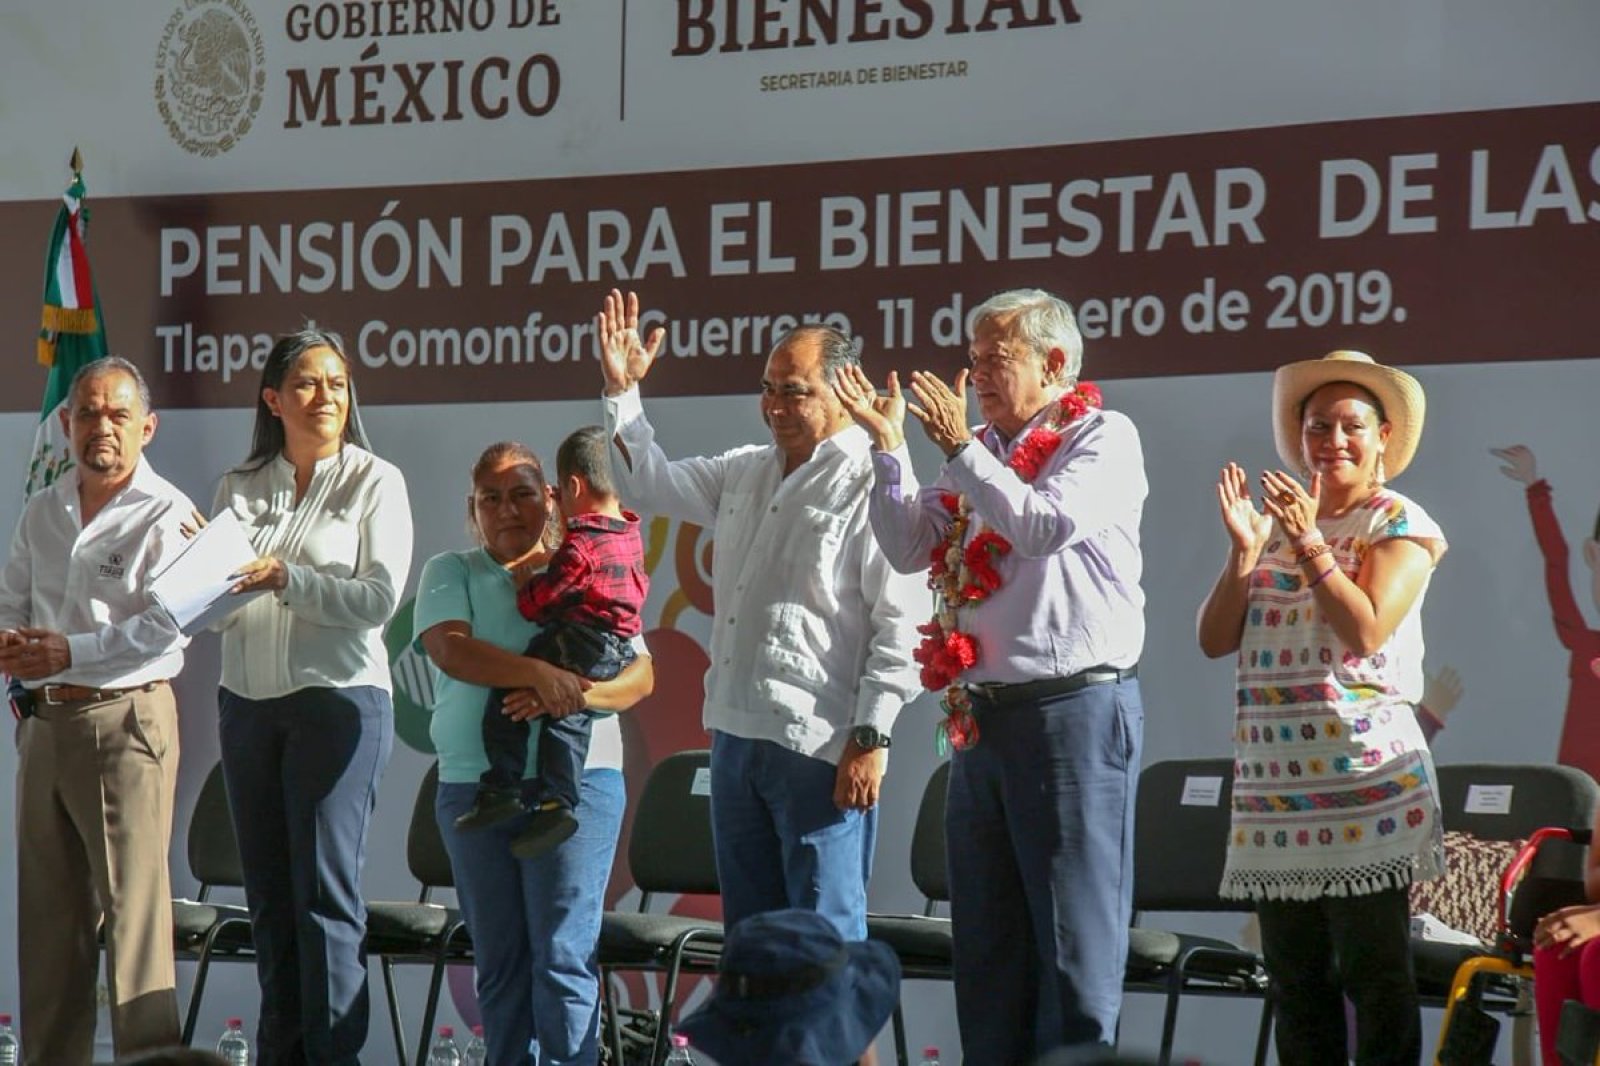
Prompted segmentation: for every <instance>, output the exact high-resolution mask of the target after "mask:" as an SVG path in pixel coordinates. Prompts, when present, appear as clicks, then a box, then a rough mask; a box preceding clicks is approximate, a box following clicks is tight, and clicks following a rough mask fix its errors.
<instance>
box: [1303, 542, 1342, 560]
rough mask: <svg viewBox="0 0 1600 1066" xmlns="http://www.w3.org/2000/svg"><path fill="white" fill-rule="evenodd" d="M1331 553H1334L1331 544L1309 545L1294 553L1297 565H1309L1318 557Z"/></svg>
mask: <svg viewBox="0 0 1600 1066" xmlns="http://www.w3.org/2000/svg"><path fill="white" fill-rule="evenodd" d="M1331 551H1333V546H1332V545H1330V544H1326V543H1324V544H1308V545H1306V546H1305V547H1304V548H1301V549H1300V550H1299V551H1297V552H1295V553H1294V561H1295V562H1297V563H1309V562H1310V561H1311V560H1313V559H1315V558H1316V557H1317V556H1319V555H1327V554H1328V553H1329V552H1331Z"/></svg>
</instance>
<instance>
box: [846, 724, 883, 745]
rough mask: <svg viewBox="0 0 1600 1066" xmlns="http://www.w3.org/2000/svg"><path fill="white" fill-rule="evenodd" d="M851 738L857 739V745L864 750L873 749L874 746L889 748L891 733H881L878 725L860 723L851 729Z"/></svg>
mask: <svg viewBox="0 0 1600 1066" xmlns="http://www.w3.org/2000/svg"><path fill="white" fill-rule="evenodd" d="M850 739H851V740H853V741H855V744H856V747H858V748H860V749H862V750H863V751H872V750H873V749H874V748H887V747H888V746H889V734H888V733H880V732H879V731H878V727H877V726H873V725H858V726H856V727H855V728H854V729H852V730H850Z"/></svg>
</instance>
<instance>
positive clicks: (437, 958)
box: [366, 763, 473, 1066]
mask: <svg viewBox="0 0 1600 1066" xmlns="http://www.w3.org/2000/svg"><path fill="white" fill-rule="evenodd" d="M438 791H439V764H438V763H434V764H433V765H432V766H430V767H429V768H428V772H427V773H425V774H423V775H422V783H421V784H420V785H419V786H418V787H417V798H416V802H415V803H414V804H413V805H412V808H411V828H410V830H409V832H408V833H407V834H406V865H407V867H409V868H410V870H411V876H413V877H415V878H416V879H417V880H418V881H419V882H421V884H422V890H421V892H420V894H419V895H418V897H417V901H416V902H415V903H388V902H369V903H368V904H367V941H366V946H367V953H368V954H369V955H376V956H377V957H378V959H379V962H380V965H381V968H382V971H383V987H384V991H385V992H386V993H387V994H388V998H389V1022H390V1025H392V1026H393V1028H394V1046H395V1051H396V1054H397V1055H398V1056H399V1059H400V1061H401V1062H402V1063H404V1062H406V1061H407V1059H408V1055H407V1052H406V1039H405V1027H404V1023H403V1022H402V1021H401V1018H400V1000H399V997H398V995H397V994H396V992H395V984H394V967H395V964H396V963H419V964H422V965H426V966H428V967H430V968H431V973H430V977H429V981H428V997H427V1000H426V1004H425V1006H424V1007H423V1011H422V1035H421V1037H420V1038H419V1040H418V1042H417V1063H418V1066H420V1064H421V1063H422V1062H423V1061H424V1060H425V1059H426V1058H427V1054H428V1036H429V1034H430V1033H431V1032H432V1030H433V1020H434V1016H435V1014H436V1013H437V1012H438V1008H439V993H440V990H441V989H442V988H443V986H444V972H445V967H446V966H449V965H451V964H455V963H468V964H470V963H472V962H473V954H472V938H471V937H470V936H469V935H468V934H467V925H466V922H465V921H464V920H462V917H461V912H460V911H459V910H456V909H455V908H454V907H445V906H443V905H441V904H438V903H432V902H430V901H429V900H430V897H431V896H432V895H433V891H434V889H438V888H454V887H455V874H454V873H453V872H452V870H451V869H450V856H449V854H448V853H447V852H446V851H445V848H444V839H443V838H442V837H441V836H440V835H439V824H438V822H436V821H435V820H434V813H433V803H434V797H435V795H437V793H438Z"/></svg>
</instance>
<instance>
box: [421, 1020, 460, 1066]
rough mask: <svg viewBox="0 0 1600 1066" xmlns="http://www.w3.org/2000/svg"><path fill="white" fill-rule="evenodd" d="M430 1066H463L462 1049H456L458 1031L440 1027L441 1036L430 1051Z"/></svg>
mask: <svg viewBox="0 0 1600 1066" xmlns="http://www.w3.org/2000/svg"><path fill="white" fill-rule="evenodd" d="M428 1066H461V1049H460V1048H458V1047H456V1031H455V1030H454V1029H452V1028H451V1027H450V1026H448V1025H441V1026H439V1035H438V1036H437V1037H436V1038H435V1039H434V1041H433V1047H432V1048H430V1049H429V1051H428Z"/></svg>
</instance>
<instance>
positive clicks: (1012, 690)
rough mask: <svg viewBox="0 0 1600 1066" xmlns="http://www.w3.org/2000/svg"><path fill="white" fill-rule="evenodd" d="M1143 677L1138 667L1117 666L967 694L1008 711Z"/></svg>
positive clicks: (971, 688) (992, 684)
mask: <svg viewBox="0 0 1600 1066" xmlns="http://www.w3.org/2000/svg"><path fill="white" fill-rule="evenodd" d="M1138 676H1139V667H1138V665H1137V664H1135V665H1133V666H1129V667H1127V668H1125V669H1121V670H1119V669H1117V668H1116V667H1114V666H1091V667H1089V669H1087V670H1079V671H1078V672H1077V673H1075V674H1068V675H1067V676H1066V677H1044V678H1040V679H1039V680H1038V681H1018V682H1015V683H1007V682H1004V681H989V682H983V683H978V684H971V685H968V686H967V694H968V695H969V696H971V697H972V698H973V699H974V700H977V701H978V702H980V703H983V704H985V705H987V706H990V707H1004V706H1006V705H1007V704H1012V703H1031V702H1036V701H1038V700H1047V699H1049V698H1050V697H1051V696H1065V695H1067V694H1068V693H1072V692H1077V691H1078V690H1079V689H1083V688H1088V687H1089V686H1090V685H1114V684H1116V683H1117V682H1118V681H1128V680H1131V679H1132V678H1135V677H1138Z"/></svg>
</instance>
